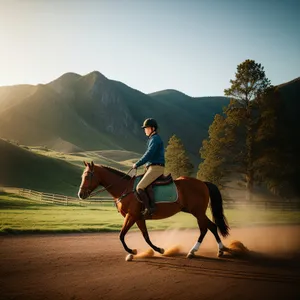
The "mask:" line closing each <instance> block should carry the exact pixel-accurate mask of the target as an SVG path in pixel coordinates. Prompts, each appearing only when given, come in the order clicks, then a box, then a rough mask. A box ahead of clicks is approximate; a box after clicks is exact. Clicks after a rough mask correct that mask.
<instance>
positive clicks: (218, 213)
mask: <svg viewBox="0 0 300 300" xmlns="http://www.w3.org/2000/svg"><path fill="white" fill-rule="evenodd" d="M204 183H205V184H206V186H207V187H208V189H209V196H210V203H211V205H210V206H211V211H212V215H213V220H214V222H215V223H216V225H217V227H218V228H219V230H220V233H221V234H222V236H224V237H226V236H228V235H229V229H230V228H229V226H228V223H227V220H226V217H225V216H224V211H223V200H222V196H221V193H220V191H219V189H218V187H217V186H216V185H214V184H213V183H211V182H204Z"/></svg>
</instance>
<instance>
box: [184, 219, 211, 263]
mask: <svg viewBox="0 0 300 300" xmlns="http://www.w3.org/2000/svg"><path fill="white" fill-rule="evenodd" d="M197 221H198V226H199V229H200V236H199V238H198V241H197V242H196V244H195V245H194V246H193V248H192V249H191V250H190V251H189V253H188V255H187V257H188V258H192V257H193V256H195V252H197V251H198V249H199V247H200V245H201V243H202V241H203V239H204V237H205V235H206V233H207V220H206V218H203V217H202V218H197Z"/></svg>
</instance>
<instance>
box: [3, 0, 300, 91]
mask: <svg viewBox="0 0 300 300" xmlns="http://www.w3.org/2000/svg"><path fill="white" fill-rule="evenodd" d="M245 59H254V60H255V61H256V62H259V63H261V64H262V65H263V66H264V67H265V71H266V75H267V77H268V78H269V79H270V80H271V82H272V84H274V85H277V84H280V83H283V82H286V81H289V80H292V79H294V78H296V77H299V76H300V1H299V0H280V1H278V0H247V1H245V0H182V1H179V0H150V1H148V0H131V1H129V0H111V1H105V0H81V1H76V0H49V1H48V0H0V86H3V85H13V84H21V83H29V84H37V83H47V82H50V81H52V80H54V79H56V78H57V77H59V76H61V75H62V74H64V73H66V72H75V73H78V74H81V75H85V74H87V73H89V72H91V71H94V70H97V71H99V72H101V73H102V74H104V75H105V76H106V77H108V78H110V79H114V80H118V81H121V82H123V83H125V84H127V85H129V86H130V87H133V88H135V89H138V90H140V91H142V92H144V93H151V92H155V91H159V90H163V89H176V90H179V91H182V92H184V93H186V94H188V95H190V96H218V95H220V96H221V95H223V91H224V88H228V87H229V86H230V84H229V80H230V79H233V78H234V74H235V71H236V67H237V65H238V64H240V63H241V62H243V61H244V60H245Z"/></svg>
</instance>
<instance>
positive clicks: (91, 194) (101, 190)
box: [88, 168, 137, 201]
mask: <svg viewBox="0 0 300 300" xmlns="http://www.w3.org/2000/svg"><path fill="white" fill-rule="evenodd" d="M132 170H133V168H131V169H130V170H129V171H128V172H127V173H126V174H125V175H124V176H122V177H121V178H120V180H119V181H118V182H117V183H119V182H121V181H122V180H124V178H125V177H126V176H127V175H128V174H129V173H130V172H131V171H132ZM136 172H137V169H135V175H136ZM134 177H135V176H132V178H134ZM132 178H131V179H130V180H129V183H130V181H131V180H132ZM117 183H114V184H117ZM114 184H109V185H108V186H107V187H104V188H102V189H100V190H98V191H95V192H92V193H90V195H89V197H88V198H91V197H93V196H95V195H96V194H99V193H102V192H104V191H107V189H108V188H110V187H112V186H113V185H114ZM125 191H127V187H126V189H125V190H124V192H123V193H122V194H121V196H120V198H119V199H123V198H124V197H125V196H123V195H124V193H125ZM127 194H128V193H127ZM127 194H126V196H127ZM122 196H123V197H122ZM120 201H121V200H120Z"/></svg>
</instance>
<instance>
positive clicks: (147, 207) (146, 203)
mask: <svg viewBox="0 0 300 300" xmlns="http://www.w3.org/2000/svg"><path fill="white" fill-rule="evenodd" d="M137 194H138V197H139V199H140V200H141V201H142V202H143V204H144V206H145V210H144V211H142V215H144V216H148V215H151V208H150V204H149V198H148V195H147V193H146V192H145V191H144V190H142V189H138V190H137Z"/></svg>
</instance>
